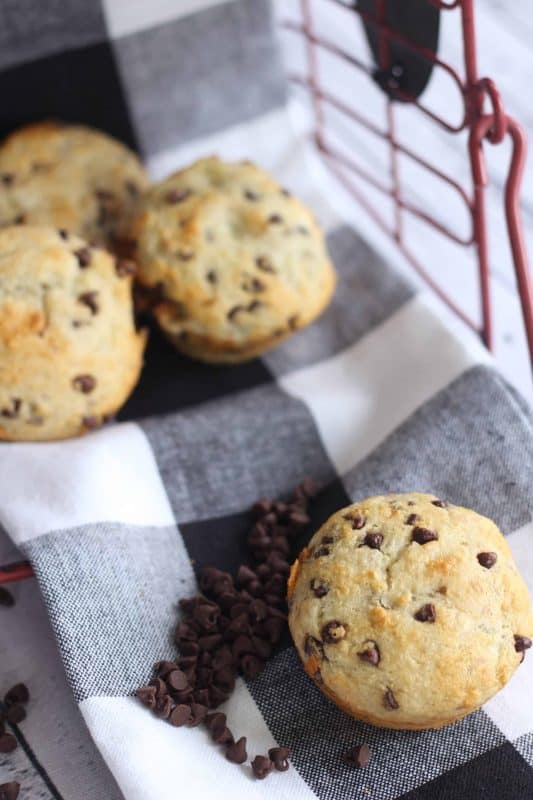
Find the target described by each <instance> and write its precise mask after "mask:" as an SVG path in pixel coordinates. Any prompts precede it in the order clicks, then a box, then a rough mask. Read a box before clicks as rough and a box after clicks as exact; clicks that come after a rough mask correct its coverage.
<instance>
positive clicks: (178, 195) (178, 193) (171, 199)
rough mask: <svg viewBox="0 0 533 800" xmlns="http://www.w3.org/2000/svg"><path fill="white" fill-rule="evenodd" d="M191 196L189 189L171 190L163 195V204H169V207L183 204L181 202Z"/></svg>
mask: <svg viewBox="0 0 533 800" xmlns="http://www.w3.org/2000/svg"><path fill="white" fill-rule="evenodd" d="M191 195H192V192H191V190H190V189H171V190H170V191H169V192H167V193H166V195H165V202H167V203H169V204H170V205H174V204H176V203H183V201H184V200H187V198H188V197H190V196H191Z"/></svg>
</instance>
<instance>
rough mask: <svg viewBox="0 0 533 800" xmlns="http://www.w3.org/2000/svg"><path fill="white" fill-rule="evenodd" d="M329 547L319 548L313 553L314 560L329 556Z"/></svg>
mask: <svg viewBox="0 0 533 800" xmlns="http://www.w3.org/2000/svg"><path fill="white" fill-rule="evenodd" d="M330 552H331V551H330V549H329V547H319V548H317V549H316V550H315V552H314V553H313V558H322V557H323V556H329V554H330Z"/></svg>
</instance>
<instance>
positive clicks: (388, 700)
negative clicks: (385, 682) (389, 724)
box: [383, 687, 400, 711]
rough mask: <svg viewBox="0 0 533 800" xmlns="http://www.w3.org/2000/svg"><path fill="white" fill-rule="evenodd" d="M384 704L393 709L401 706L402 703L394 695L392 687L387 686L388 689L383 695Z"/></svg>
mask: <svg viewBox="0 0 533 800" xmlns="http://www.w3.org/2000/svg"><path fill="white" fill-rule="evenodd" d="M383 705H384V706H385V708H389V709H391V710H392V711H395V710H396V709H397V708H400V705H399V703H398V701H397V700H396V698H395V697H394V694H393V691H392V689H391V688H390V687H387V691H386V692H385V694H384V695H383Z"/></svg>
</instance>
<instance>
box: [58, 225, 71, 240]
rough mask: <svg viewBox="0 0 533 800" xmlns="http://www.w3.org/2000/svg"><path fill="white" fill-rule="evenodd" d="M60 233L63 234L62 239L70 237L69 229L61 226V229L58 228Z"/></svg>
mask: <svg viewBox="0 0 533 800" xmlns="http://www.w3.org/2000/svg"><path fill="white" fill-rule="evenodd" d="M58 234H59V235H60V236H61V238H62V239H65V241H66V240H67V239H68V237H69V233H68V231H67V230H65V228H60V229H59V230H58Z"/></svg>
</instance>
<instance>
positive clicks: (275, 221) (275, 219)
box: [268, 214, 283, 225]
mask: <svg viewBox="0 0 533 800" xmlns="http://www.w3.org/2000/svg"><path fill="white" fill-rule="evenodd" d="M268 222H269V223H270V224H271V225H280V224H281V223H282V222H283V217H282V216H281V214H271V215H270V216H269V218H268Z"/></svg>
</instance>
